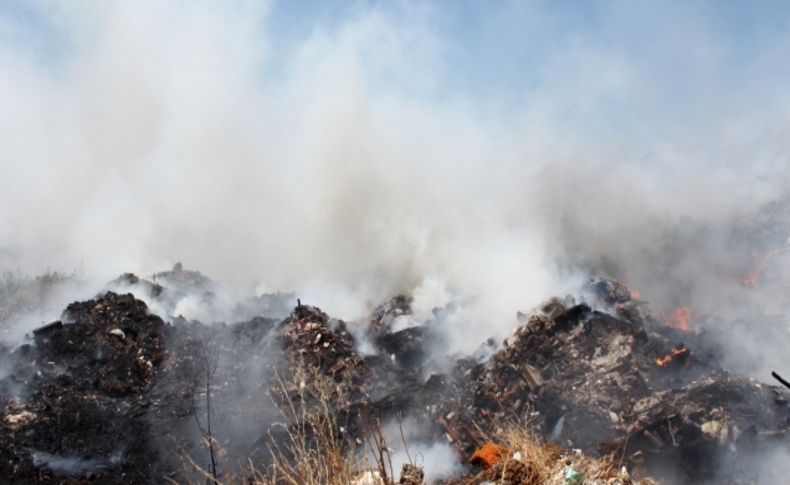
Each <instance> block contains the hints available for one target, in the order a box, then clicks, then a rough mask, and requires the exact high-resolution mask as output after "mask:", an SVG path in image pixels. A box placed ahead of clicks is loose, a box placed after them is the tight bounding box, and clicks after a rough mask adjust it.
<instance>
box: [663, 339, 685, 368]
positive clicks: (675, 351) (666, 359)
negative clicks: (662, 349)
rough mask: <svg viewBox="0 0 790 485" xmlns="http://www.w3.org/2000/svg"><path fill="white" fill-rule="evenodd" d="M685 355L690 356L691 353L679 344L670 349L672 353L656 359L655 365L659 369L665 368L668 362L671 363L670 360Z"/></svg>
mask: <svg viewBox="0 0 790 485" xmlns="http://www.w3.org/2000/svg"><path fill="white" fill-rule="evenodd" d="M686 354H688V355H691V351H690V350H689V349H687V348H686V347H684V346H683V344H680V345H678V346H677V347H675V348H674V349H672V352H670V353H668V354H666V355H664V356H663V357H658V358H657V359H656V365H657V366H659V367H666V366H668V365H669V363H670V362H672V359H674V358H676V357H680V356H681V355H686Z"/></svg>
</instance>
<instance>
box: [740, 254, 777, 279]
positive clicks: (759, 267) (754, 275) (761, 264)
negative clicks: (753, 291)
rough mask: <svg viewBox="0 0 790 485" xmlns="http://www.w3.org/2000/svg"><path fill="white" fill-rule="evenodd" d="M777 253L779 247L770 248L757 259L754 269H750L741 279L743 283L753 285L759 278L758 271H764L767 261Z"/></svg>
mask: <svg viewBox="0 0 790 485" xmlns="http://www.w3.org/2000/svg"><path fill="white" fill-rule="evenodd" d="M777 253H779V249H772V250H770V251H768V252H767V253H765V256H763V257H762V258H760V259H759V260H757V263H756V264H755V267H754V269H752V270H750V271H749V272H748V273H746V276H744V278H743V279H742V280H741V282H742V283H743V284H744V285H753V284H755V283H757V280H758V279H759V276H760V273H762V272H763V271H765V268H767V267H768V263H769V262H770V261H771V260H772V259H773V257H774V256H776V255H777Z"/></svg>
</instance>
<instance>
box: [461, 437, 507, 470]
mask: <svg viewBox="0 0 790 485" xmlns="http://www.w3.org/2000/svg"><path fill="white" fill-rule="evenodd" d="M507 454H508V450H507V448H505V447H503V446H499V445H498V444H496V443H486V444H484V445H483V446H481V447H480V448H478V449H477V450H475V452H474V453H472V456H471V457H469V463H471V464H472V465H480V466H482V467H483V468H485V469H486V470H488V469H489V468H491V467H492V466H494V465H495V464H496V462H498V461H499V460H501V459H502V458H503V457H505V456H507Z"/></svg>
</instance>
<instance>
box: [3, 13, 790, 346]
mask: <svg viewBox="0 0 790 485" xmlns="http://www.w3.org/2000/svg"><path fill="white" fill-rule="evenodd" d="M13 5H14V6H12V7H9V8H8V9H6V10H4V11H3V12H4V13H3V14H2V17H0V19H1V21H0V37H2V39H3V41H2V43H0V70H1V71H2V73H3V75H2V76H0V105H1V106H3V107H4V108H5V109H3V110H2V111H1V112H0V126H1V128H0V146H2V147H3V151H4V156H3V157H2V162H0V163H1V164H2V169H3V170H2V171H3V173H4V174H7V176H5V177H2V180H0V191H2V193H3V194H4V203H3V204H2V206H0V222H2V223H0V249H1V250H0V263H2V266H3V267H9V268H15V267H21V269H22V270H26V271H30V272H37V271H40V270H41V268H43V267H47V266H51V267H57V268H62V269H67V270H68V269H70V268H74V267H77V266H79V265H80V264H81V262H84V268H85V272H86V274H87V275H88V276H89V277H91V278H94V279H95V281H97V282H101V283H102V284H103V283H104V282H106V281H108V280H110V279H112V278H114V277H115V276H117V275H118V274H120V273H122V272H126V271H134V272H136V273H139V274H150V273H152V272H153V271H155V270H159V269H161V268H164V267H169V266H170V265H171V264H172V263H174V262H175V261H178V260H183V261H184V262H185V264H187V265H188V266H189V267H191V268H198V269H200V270H201V271H203V272H205V273H206V274H209V275H211V276H212V277H214V278H216V279H217V280H219V281H223V282H227V283H229V284H230V285H233V286H235V287H238V288H242V289H246V290H247V291H252V288H257V289H258V291H259V292H262V291H269V290H284V291H296V292H297V293H298V294H300V295H303V298H304V299H305V301H308V300H309V301H310V302H311V303H315V304H317V305H319V306H321V307H322V308H324V309H325V310H326V311H328V312H329V313H330V314H333V315H336V316H338V317H344V318H354V317H359V316H361V315H363V314H364V313H365V311H366V310H367V309H368V308H370V306H371V305H374V304H377V303H380V302H381V301H384V300H385V299H386V298H387V297H389V296H391V295H393V294H396V293H398V292H404V291H406V292H414V291H415V290H416V294H417V295H419V296H420V298H419V299H418V300H417V302H418V303H419V305H418V308H417V309H416V310H417V311H418V313H421V314H422V315H423V316H424V315H428V316H429V315H430V313H429V312H430V309H431V308H432V307H433V306H442V305H444V304H446V303H448V301H449V300H451V299H452V300H454V301H465V302H467V303H466V304H465V306H464V311H463V312H462V313H463V315H462V316H459V317H457V318H458V319H459V325H463V326H462V328H463V331H462V332H458V334H457V336H456V338H455V341H453V342H451V345H452V347H453V348H455V349H461V350H473V349H469V348H467V346H468V345H474V346H476V345H477V344H478V343H479V342H481V341H482V340H483V339H484V338H485V337H488V336H490V335H491V334H497V336H500V337H501V336H503V335H506V334H507V333H508V332H509V330H510V329H511V328H512V326H513V325H514V324H515V318H514V314H515V312H516V310H518V309H525V310H527V309H529V308H531V307H533V306H535V305H537V304H538V303H539V302H540V301H542V300H543V299H545V298H546V297H547V296H550V295H555V294H559V295H562V294H565V293H566V292H569V291H574V290H575V289H576V288H577V287H578V284H579V282H580V281H583V280H584V279H585V278H586V276H587V275H589V274H591V273H592V274H601V273H606V274H610V275H612V276H615V277H617V278H620V279H623V280H625V281H627V282H628V283H629V284H631V285H633V286H634V287H636V288H638V289H639V290H640V291H641V293H642V296H643V298H645V299H646V300H650V301H651V302H653V303H655V304H656V307H657V308H661V309H663V308H667V309H670V308H671V307H673V306H678V305H691V306H693V307H694V308H695V310H697V311H698V312H699V314H705V313H708V312H713V311H714V310H716V311H718V312H724V313H725V314H726V316H727V317H743V315H742V314H739V313H738V312H736V310H739V309H741V310H742V309H744V308H747V307H748V308H754V307H755V306H762V308H771V309H772V311H774V313H780V312H781V311H782V310H783V309H784V307H785V305H784V302H783V301H782V300H781V297H780V296H777V295H778V294H779V293H780V290H779V289H780V288H783V286H777V284H774V283H771V284H769V283H770V281H769V282H764V283H763V285H762V286H761V287H759V288H758V287H754V288H745V287H744V286H743V284H742V283H741V282H740V281H741V279H742V277H743V275H744V274H745V273H746V272H748V271H749V270H750V265H751V264H752V262H753V261H754V260H755V259H759V257H760V256H759V255H756V256H755V255H753V254H752V253H753V252H761V251H768V250H771V249H774V247H769V246H770V245H771V244H774V243H775V242H777V241H779V242H778V243H777V244H779V245H781V244H782V243H783V240H782V237H786V234H780V233H781V231H780V230H777V231H774V232H773V233H771V234H769V235H764V234H763V233H762V232H759V231H763V229H765V227H769V228H770V227H771V225H772V224H773V222H772V220H766V221H765V224H763V226H761V227H760V228H756V229H754V230H755V231H757V232H754V233H752V232H747V230H748V229H750V228H752V227H753V225H749V224H746V223H744V222H743V221H753V220H754V218H755V217H756V216H757V215H765V214H766V212H765V204H767V203H769V202H770V201H772V200H775V199H776V198H777V197H779V196H781V195H782V191H783V190H784V188H785V187H786V186H787V177H788V173H790V172H788V171H787V168H788V166H787V165H788V155H789V153H788V146H787V142H786V133H787V129H788V124H787V114H788V108H790V106H788V99H790V97H788V90H787V87H786V86H787V85H788V84H787V83H786V82H783V81H786V80H787V77H788V73H787V72H786V71H784V70H782V69H781V68H777V67H775V66H777V65H784V63H783V62H779V61H780V60H782V59H784V57H785V56H784V53H786V50H787V49H786V48H787V47H788V42H789V41H790V36H788V35H787V34H786V30H783V29H781V28H779V27H771V28H766V29H764V35H763V36H762V37H760V38H759V39H755V40H753V41H750V42H749V43H741V42H738V40H739V39H738V38H737V36H734V34H731V33H729V32H728V31H727V28H726V25H727V24H726V22H725V20H726V19H725V20H721V19H719V20H721V22H718V21H713V20H711V19H710V15H708V14H710V12H706V11H704V9H703V7H699V6H697V7H686V6H681V5H674V6H673V7H672V8H667V9H662V10H667V12H662V13H661V14H660V15H657V14H656V12H644V11H639V7H638V6H629V5H620V6H619V7H618V8H616V9H612V10H611V11H607V12H601V13H600V18H599V19H598V20H597V21H596V22H597V23H596V24H595V25H591V26H582V28H580V29H579V30H578V32H576V33H575V34H574V35H570V34H568V32H567V30H568V27H569V26H573V25H576V24H575V23H574V22H576V21H577V20H578V18H577V15H579V14H577V13H574V12H569V11H565V10H562V9H561V8H559V7H556V8H550V7H548V6H539V5H533V6H530V7H524V6H519V5H513V4H509V3H502V4H499V5H496V6H492V7H491V10H490V11H486V12H482V14H481V16H480V19H478V20H477V22H476V24H475V25H474V26H467V27H469V28H470V29H472V33H471V34H470V36H471V39H473V40H472V41H470V42H468V43H467V42H461V43H458V45H455V44H454V43H453V41H452V38H453V35H452V33H453V29H454V28H457V27H458V25H459V23H462V22H461V20H459V19H458V18H457V17H458V15H457V13H454V12H452V11H447V10H446V9H445V8H443V7H442V6H441V5H438V4H436V5H432V6H421V7H416V6H414V5H411V4H403V5H400V6H397V7H387V8H385V7H381V6H375V5H370V4H361V5H356V6H354V7H350V8H348V9H347V10H346V11H343V12H342V13H341V14H337V15H335V17H333V20H332V21H331V22H324V23H322V22H319V21H318V20H319V19H315V22H314V23H311V21H312V20H313V19H311V18H308V19H307V20H305V21H304V23H305V24H306V25H309V27H304V28H301V30H300V29H297V28H296V27H293V29H292V30H293V31H289V30H288V28H289V27H288V26H283V25H281V24H280V22H281V21H282V18H281V17H280V16H278V15H277V12H278V11H279V10H278V9H281V8H282V5H281V4H273V5H270V4H267V3H257V2H234V3H232V4H230V5H229V4H227V3H225V2H217V3H214V2H183V3H169V4H161V3H160V2H134V3H122V2H102V3H101V4H100V5H97V4H95V3H91V2H73V3H70V4H69V5H67V6H64V5H55V4H51V3H47V2H43V3H35V4H30V5H22V4H13ZM755 15H756V14H755ZM516 19H522V20H523V19H530V22H529V25H533V26H536V25H544V27H543V28H542V29H538V28H535V29H526V30H527V31H529V33H528V34H524V35H525V36H526V37H524V36H516V37H514V36H513V34H514V32H516V31H517V30H524V29H523V25H519V26H518V29H516V27H514V25H513V22H515V21H516ZM774 20H775V22H778V23H779V24H781V23H782V22H785V23H786V18H785V19H782V18H774ZM762 21H763V19H762V17H760V16H759V15H756V17H755V19H752V22H755V23H756V24H758V26H760V22H762ZM720 24H721V25H720ZM299 25H300V26H302V27H303V25H302V24H299ZM772 25H774V24H772ZM635 26H636V27H635ZM283 29H285V30H286V31H287V35H286V34H283V33H282V31H283ZM635 29H636V30H640V31H639V32H635ZM533 30H534V32H533ZM513 39H516V40H515V41H514V40H513ZM525 46H527V47H525ZM525 49H526V51H525ZM467 57H468V58H469V59H471V60H467V61H463V59H466V58H467ZM459 59H460V60H459ZM466 78H468V84H464V83H463V82H462V81H458V79H462V80H463V79H466ZM505 80H507V81H508V82H505ZM500 81H501V82H500ZM514 86H517V87H516V88H514ZM776 212H777V213H781V211H776ZM786 260H787V258H782V257H781V256H779V257H777V259H776V260H775V262H774V263H773V264H772V267H771V268H770V271H773V272H774V273H780V275H779V276H781V275H784V274H786V272H785V271H782V269H783V268H784V267H786V265H787V262H786ZM774 276H776V277H775V278H774V279H773V280H771V281H774V282H776V281H778V280H781V279H782V278H781V277H779V276H777V275H776V274H774ZM744 295H745V296H744ZM432 299H435V301H433V300H432ZM734 302H735V303H737V305H736V304H733V303H734ZM744 303H745V304H747V305H745V304H744ZM769 303H770V307H769V306H767V305H768V304H769Z"/></svg>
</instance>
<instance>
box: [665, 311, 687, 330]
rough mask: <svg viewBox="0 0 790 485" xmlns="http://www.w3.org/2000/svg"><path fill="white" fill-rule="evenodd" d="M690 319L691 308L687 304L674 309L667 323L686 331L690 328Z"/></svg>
mask: <svg viewBox="0 0 790 485" xmlns="http://www.w3.org/2000/svg"><path fill="white" fill-rule="evenodd" d="M689 320H691V308H689V307H687V306H679V307H677V308H675V309H674V310H672V313H671V314H670V315H669V318H668V319H667V325H669V326H670V327H672V328H677V329H678V330H683V331H686V330H688V329H689Z"/></svg>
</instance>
